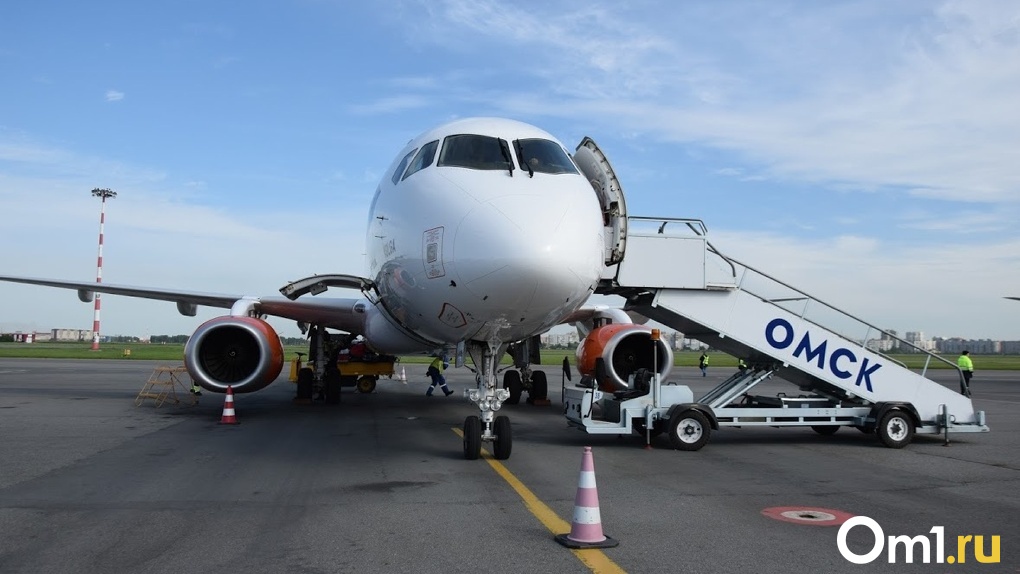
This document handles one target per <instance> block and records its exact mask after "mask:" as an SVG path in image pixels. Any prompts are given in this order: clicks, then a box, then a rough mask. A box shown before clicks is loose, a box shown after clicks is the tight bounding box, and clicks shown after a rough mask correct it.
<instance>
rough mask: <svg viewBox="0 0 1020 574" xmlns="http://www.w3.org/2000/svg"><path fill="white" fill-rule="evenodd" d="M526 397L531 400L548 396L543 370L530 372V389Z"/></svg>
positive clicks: (547, 382) (546, 380)
mask: <svg viewBox="0 0 1020 574" xmlns="http://www.w3.org/2000/svg"><path fill="white" fill-rule="evenodd" d="M528 398H530V399H531V400H533V401H535V400H544V399H547V398H549V381H548V379H546V376H545V371H533V372H532V373H531V390H530V391H528Z"/></svg>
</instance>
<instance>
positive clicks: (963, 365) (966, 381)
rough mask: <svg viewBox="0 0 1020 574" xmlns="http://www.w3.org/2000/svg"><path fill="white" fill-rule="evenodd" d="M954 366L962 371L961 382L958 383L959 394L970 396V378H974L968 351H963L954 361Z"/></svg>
mask: <svg viewBox="0 0 1020 574" xmlns="http://www.w3.org/2000/svg"><path fill="white" fill-rule="evenodd" d="M956 365H957V366H958V367H960V370H961V371H963V380H961V381H960V394H961V395H963V396H965V397H969V396H970V378H971V377H972V376H974V361H972V360H971V359H970V351H964V352H963V353H962V354H961V355H960V358H959V359H957V360H956Z"/></svg>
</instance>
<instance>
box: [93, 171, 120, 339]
mask: <svg viewBox="0 0 1020 574" xmlns="http://www.w3.org/2000/svg"><path fill="white" fill-rule="evenodd" d="M92 196H93V197H98V198H100V199H102V207H101V208H100V209H99V258H98V261H97V263H96V283H102V282H103V224H104V223H106V198H108V197H109V198H114V197H117V192H116V191H111V190H109V189H99V188H96V189H93V190H92ZM99 299H100V295H99V293H98V292H97V293H96V294H95V302H96V311H95V315H94V316H93V318H92V350H93V351H98V350H99V307H100V303H99Z"/></svg>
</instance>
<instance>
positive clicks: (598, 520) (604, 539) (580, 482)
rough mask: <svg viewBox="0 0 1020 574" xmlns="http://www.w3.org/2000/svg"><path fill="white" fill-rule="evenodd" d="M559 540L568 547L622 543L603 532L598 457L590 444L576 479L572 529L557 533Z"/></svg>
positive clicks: (598, 546)
mask: <svg viewBox="0 0 1020 574" xmlns="http://www.w3.org/2000/svg"><path fill="white" fill-rule="evenodd" d="M556 541H557V542H559V543H560V544H562V545H564V546H566V547H567V548H613V547H614V546H617V545H619V544H620V542H619V541H617V540H614V539H612V538H610V537H608V536H606V535H605V534H603V532H602V516H601V514H600V513H599V493H598V489H597V488H596V487H595V460H594V458H593V457H592V454H591V447H590V446H586V447H584V454H583V455H582V456H581V475H580V477H579V478H578V479H577V496H575V497H574V519H573V521H571V523H570V533H569V534H558V535H556Z"/></svg>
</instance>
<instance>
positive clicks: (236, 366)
mask: <svg viewBox="0 0 1020 574" xmlns="http://www.w3.org/2000/svg"><path fill="white" fill-rule="evenodd" d="M184 366H185V367H187V369H188V373H189V374H190V375H191V378H192V379H194V380H195V382H197V383H198V384H199V385H202V387H203V388H206V389H208V390H210V391H214V392H220V393H222V392H226V390H227V387H228V386H230V387H233V389H234V392H236V393H250V392H252V391H257V390H259V389H262V388H264V387H266V386H267V385H269V383H272V382H273V381H275V380H276V377H278V376H279V375H280V371H281V370H282V369H283V344H281V343H280V337H279V335H277V334H276V330H274V329H273V328H272V326H270V325H269V323H266V322H265V321H263V320H261V319H255V318H253V317H231V316H224V317H217V318H215V319H212V320H209V321H206V322H205V323H202V325H201V326H200V327H199V328H198V329H196V330H195V333H194V334H193V335H192V336H191V338H190V339H188V344H187V345H186V346H185V347H184Z"/></svg>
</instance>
